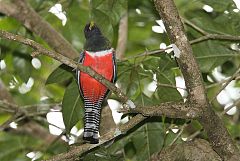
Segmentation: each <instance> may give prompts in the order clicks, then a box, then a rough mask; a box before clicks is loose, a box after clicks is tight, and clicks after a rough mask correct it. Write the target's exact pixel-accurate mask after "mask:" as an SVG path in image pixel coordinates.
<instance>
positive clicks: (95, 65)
mask: <svg viewBox="0 0 240 161" xmlns="http://www.w3.org/2000/svg"><path fill="white" fill-rule="evenodd" d="M82 64H83V65H84V66H89V67H91V68H92V69H93V70H95V71H96V72H97V73H99V74H100V75H102V76H103V77H105V78H106V79H107V80H109V81H111V80H112V79H113V70H114V69H113V68H114V64H113V55H112V52H108V53H106V52H105V53H90V52H85V57H84V60H83V62H82ZM80 85H81V88H82V91H83V95H84V97H85V98H86V99H90V100H93V101H94V102H95V101H97V100H98V99H99V98H101V97H103V96H104V95H105V93H106V91H107V88H106V87H105V86H104V85H103V84H101V83H100V82H98V81H97V80H95V79H94V78H92V77H91V76H89V75H88V74H86V73H84V72H81V74H80Z"/></svg>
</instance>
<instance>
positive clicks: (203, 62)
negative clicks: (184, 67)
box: [193, 40, 239, 73]
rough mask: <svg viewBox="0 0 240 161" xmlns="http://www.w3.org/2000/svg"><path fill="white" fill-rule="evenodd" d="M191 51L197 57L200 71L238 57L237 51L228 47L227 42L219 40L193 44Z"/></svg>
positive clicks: (206, 70)
mask: <svg viewBox="0 0 240 161" xmlns="http://www.w3.org/2000/svg"><path fill="white" fill-rule="evenodd" d="M193 53H194V55H195V56H196V58H197V61H198V63H199V66H200V69H201V71H202V72H205V73H208V72H211V71H212V70H213V69H214V68H215V67H217V66H219V65H222V64H223V63H224V62H226V61H227V60H229V59H231V58H235V57H238V56H239V55H238V54H237V53H238V52H236V51H233V50H231V49H230V44H229V43H223V42H220V41H211V40H209V41H205V42H202V43H199V44H196V45H193Z"/></svg>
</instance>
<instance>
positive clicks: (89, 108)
mask: <svg viewBox="0 0 240 161" xmlns="http://www.w3.org/2000/svg"><path fill="white" fill-rule="evenodd" d="M101 104H102V99H101V100H99V102H98V103H94V104H93V103H92V102H91V101H88V100H85V124H84V132H83V138H84V140H87V141H90V143H93V144H96V143H98V142H99V139H98V138H99V137H98V135H99V134H98V132H99V125H100V118H101Z"/></svg>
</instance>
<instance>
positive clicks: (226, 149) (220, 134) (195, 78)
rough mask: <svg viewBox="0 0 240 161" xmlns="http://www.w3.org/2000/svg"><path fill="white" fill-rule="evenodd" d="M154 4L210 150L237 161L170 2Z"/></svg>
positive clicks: (238, 155) (162, 0)
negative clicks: (174, 48)
mask: <svg viewBox="0 0 240 161" xmlns="http://www.w3.org/2000/svg"><path fill="white" fill-rule="evenodd" d="M154 3H155V6H156V9H157V11H158V12H159V14H160V17H161V18H162V20H163V22H164V24H165V27H166V29H167V33H168V35H169V38H170V41H171V43H172V44H175V45H176V46H177V47H178V48H179V50H180V51H181V54H180V58H179V59H177V62H178V64H179V67H180V69H181V71H182V74H183V77H184V79H185V82H186V87H187V91H188V94H189V97H188V101H189V102H190V103H191V104H192V105H193V106H194V105H195V106H196V107H198V108H200V109H201V110H202V111H203V114H202V116H201V117H200V119H199V122H200V123H201V124H202V125H203V127H204V130H205V131H206V132H207V135H208V138H209V141H210V143H211V145H212V147H213V149H214V150H215V151H216V152H217V153H218V154H219V155H220V156H221V158H222V159H223V160H228V161H230V160H233V161H236V160H240V153H239V150H238V148H237V147H236V145H234V143H233V140H232V139H231V136H230V135H229V133H228V131H227V129H226V128H225V126H224V124H223V122H222V120H221V119H220V118H219V117H218V116H217V115H216V114H215V112H214V111H213V109H212V108H211V106H210V104H209V103H208V100H207V97H206V94H205V89H204V84H203V80H202V77H201V72H200V69H199V67H198V64H197V62H196V59H195V57H194V55H193V51H192V48H191V45H190V43H189V41H188V39H187V37H186V34H185V32H184V28H183V24H182V22H181V19H180V16H179V14H178V11H177V8H176V6H175V4H174V2H173V0H154Z"/></svg>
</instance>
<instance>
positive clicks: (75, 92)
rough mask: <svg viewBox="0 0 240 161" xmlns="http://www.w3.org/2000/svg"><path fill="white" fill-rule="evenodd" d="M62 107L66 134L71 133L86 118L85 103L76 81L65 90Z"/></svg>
mask: <svg viewBox="0 0 240 161" xmlns="http://www.w3.org/2000/svg"><path fill="white" fill-rule="evenodd" d="M62 106H63V107H62V113H63V122H64V124H65V127H66V132H67V133H69V132H70V130H71V128H72V127H73V126H74V125H75V124H76V123H77V122H78V121H79V120H81V119H82V118H83V116H84V110H83V101H82V99H81V96H80V93H79V87H78V85H77V82H76V81H75V80H73V81H72V83H71V84H70V85H69V86H68V87H67V89H66V90H65V93H64V97H63V102H62Z"/></svg>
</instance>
